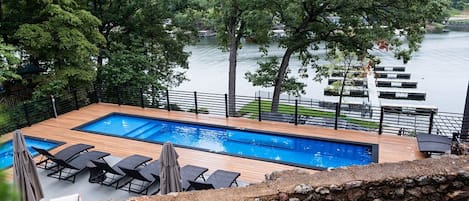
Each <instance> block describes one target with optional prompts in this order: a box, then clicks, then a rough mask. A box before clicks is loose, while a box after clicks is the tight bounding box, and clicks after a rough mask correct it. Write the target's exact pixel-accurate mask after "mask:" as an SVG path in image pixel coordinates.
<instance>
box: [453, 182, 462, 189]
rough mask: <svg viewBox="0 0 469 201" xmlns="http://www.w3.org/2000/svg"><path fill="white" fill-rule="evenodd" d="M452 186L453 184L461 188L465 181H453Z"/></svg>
mask: <svg viewBox="0 0 469 201" xmlns="http://www.w3.org/2000/svg"><path fill="white" fill-rule="evenodd" d="M451 186H453V187H454V188H457V189H460V188H462V187H463V186H464V183H462V182H460V181H453V183H451Z"/></svg>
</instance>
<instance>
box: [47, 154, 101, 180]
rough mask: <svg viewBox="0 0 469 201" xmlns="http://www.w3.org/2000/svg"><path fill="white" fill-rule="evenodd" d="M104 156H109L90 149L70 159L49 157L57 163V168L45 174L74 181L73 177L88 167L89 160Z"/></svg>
mask: <svg viewBox="0 0 469 201" xmlns="http://www.w3.org/2000/svg"><path fill="white" fill-rule="evenodd" d="M106 156H109V153H106V152H100V151H90V152H85V153H82V154H80V155H78V156H77V157H75V158H73V159H72V160H70V161H65V160H62V159H58V158H50V160H52V161H53V162H55V163H56V164H57V166H56V168H57V170H56V171H54V172H52V173H49V174H48V175H47V176H50V177H54V178H57V179H59V180H66V181H71V182H72V183H75V177H76V176H77V175H78V174H79V173H80V172H82V171H83V170H85V169H86V168H88V163H90V161H91V160H97V159H100V158H104V157H106ZM70 179H71V180H70Z"/></svg>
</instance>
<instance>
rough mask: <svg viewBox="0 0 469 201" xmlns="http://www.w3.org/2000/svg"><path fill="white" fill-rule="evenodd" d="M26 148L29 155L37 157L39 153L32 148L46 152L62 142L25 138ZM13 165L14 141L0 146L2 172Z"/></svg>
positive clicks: (0, 168) (0, 167)
mask: <svg viewBox="0 0 469 201" xmlns="http://www.w3.org/2000/svg"><path fill="white" fill-rule="evenodd" d="M24 139H25V140H26V146H27V147H28V151H29V153H31V155H32V156H36V155H37V154H38V153H37V152H36V151H35V150H34V149H33V148H31V147H39V148H42V149H45V150H50V149H52V148H55V147H57V146H59V145H60V144H62V143H60V142H54V141H49V140H43V139H38V138H32V137H27V136H25V137H24ZM12 165H13V141H12V140H10V141H7V142H5V143H3V144H1V145H0V170H2V169H6V168H8V167H10V166H12Z"/></svg>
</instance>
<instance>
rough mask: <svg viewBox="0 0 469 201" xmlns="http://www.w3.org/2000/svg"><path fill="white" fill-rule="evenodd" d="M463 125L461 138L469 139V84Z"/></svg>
mask: <svg viewBox="0 0 469 201" xmlns="http://www.w3.org/2000/svg"><path fill="white" fill-rule="evenodd" d="M461 123H462V125H461V138H464V139H467V138H468V137H469V84H468V85H467V93H466V103H465V104H464V113H463V117H462V122H461Z"/></svg>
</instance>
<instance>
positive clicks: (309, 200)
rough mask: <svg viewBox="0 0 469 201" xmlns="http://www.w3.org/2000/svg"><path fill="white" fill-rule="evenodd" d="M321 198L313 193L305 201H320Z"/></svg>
mask: <svg viewBox="0 0 469 201" xmlns="http://www.w3.org/2000/svg"><path fill="white" fill-rule="evenodd" d="M319 198H321V196H319V195H318V194H316V193H311V194H309V196H308V197H307V198H305V199H304V201H311V200H319Z"/></svg>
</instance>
